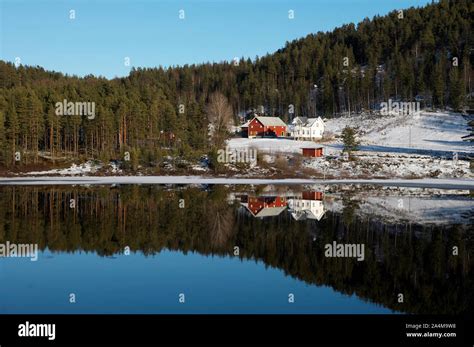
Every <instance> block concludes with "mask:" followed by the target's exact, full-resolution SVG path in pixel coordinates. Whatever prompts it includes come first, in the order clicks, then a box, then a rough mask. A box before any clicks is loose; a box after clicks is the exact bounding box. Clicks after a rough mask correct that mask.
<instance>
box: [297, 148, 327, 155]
mask: <svg viewBox="0 0 474 347" xmlns="http://www.w3.org/2000/svg"><path fill="white" fill-rule="evenodd" d="M302 150H303V156H305V157H322V156H323V147H315V148H302Z"/></svg>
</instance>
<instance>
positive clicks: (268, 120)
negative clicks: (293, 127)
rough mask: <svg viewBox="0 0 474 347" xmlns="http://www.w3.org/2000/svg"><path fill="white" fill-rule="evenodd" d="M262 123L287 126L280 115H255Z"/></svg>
mask: <svg viewBox="0 0 474 347" xmlns="http://www.w3.org/2000/svg"><path fill="white" fill-rule="evenodd" d="M255 119H257V120H258V121H259V122H260V123H262V124H263V125H264V126H266V127H268V126H280V127H286V124H285V122H283V121H282V120H281V119H280V118H279V117H255Z"/></svg>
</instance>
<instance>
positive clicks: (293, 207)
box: [288, 199, 325, 220]
mask: <svg viewBox="0 0 474 347" xmlns="http://www.w3.org/2000/svg"><path fill="white" fill-rule="evenodd" d="M288 209H289V210H290V211H291V215H292V216H293V218H294V219H296V220H302V219H316V220H320V219H321V218H322V217H323V216H324V213H325V211H324V204H323V202H322V201H321V200H306V199H289V200H288Z"/></svg>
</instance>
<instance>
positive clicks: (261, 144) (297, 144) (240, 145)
mask: <svg viewBox="0 0 474 347" xmlns="http://www.w3.org/2000/svg"><path fill="white" fill-rule="evenodd" d="M227 145H228V146H229V148H231V149H237V150H244V149H247V148H248V149H251V148H256V149H257V151H261V152H266V153H278V152H282V153H301V148H303V147H318V144H316V143H315V142H312V141H294V140H292V139H285V138H263V139H261V138H256V139H248V138H232V139H230V140H229V141H228V142H227Z"/></svg>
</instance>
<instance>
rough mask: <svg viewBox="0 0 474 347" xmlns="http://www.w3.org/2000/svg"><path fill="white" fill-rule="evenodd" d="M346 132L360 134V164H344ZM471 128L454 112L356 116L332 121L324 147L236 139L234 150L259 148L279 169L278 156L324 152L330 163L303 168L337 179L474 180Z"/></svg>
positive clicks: (315, 162)
mask: <svg viewBox="0 0 474 347" xmlns="http://www.w3.org/2000/svg"><path fill="white" fill-rule="evenodd" d="M346 126H350V127H357V128H358V129H359V131H360V137H359V139H360V141H361V145H360V147H359V149H360V150H359V151H357V152H354V156H355V157H357V161H348V160H342V158H340V156H341V153H342V148H343V144H342V141H341V139H340V138H337V137H335V136H338V135H340V133H341V132H342V129H343V128H344V127H346ZM467 128H468V126H467V119H465V118H464V117H463V116H462V115H460V114H457V113H449V112H421V114H420V115H418V116H414V115H390V116H380V115H353V116H351V117H340V118H335V119H329V120H327V121H326V130H325V138H327V140H325V141H321V142H311V141H295V140H293V139H289V138H286V139H283V138H280V139H278V138H263V139H261V138H256V139H247V138H233V139H230V140H229V141H228V146H229V147H230V148H231V149H246V148H256V149H257V150H258V151H260V152H263V153H265V155H264V157H263V159H264V161H265V162H267V163H273V162H274V156H275V155H276V154H277V153H286V154H290V153H301V148H302V147H318V146H322V147H324V153H325V157H324V158H308V159H305V160H304V162H303V165H304V167H307V168H311V169H314V170H316V171H318V172H319V173H322V174H327V175H330V176H333V177H401V178H410V177H411V178H415V177H440V178H456V177H465V178H471V177H474V174H473V173H472V172H471V170H470V168H469V162H468V161H467V160H465V159H467V157H469V156H472V155H474V146H473V144H472V143H469V142H465V141H462V136H464V135H467V134H468V131H467ZM455 153H457V156H458V160H456V155H455ZM272 156H273V158H272ZM328 156H329V158H328ZM453 159H454V160H453Z"/></svg>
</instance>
